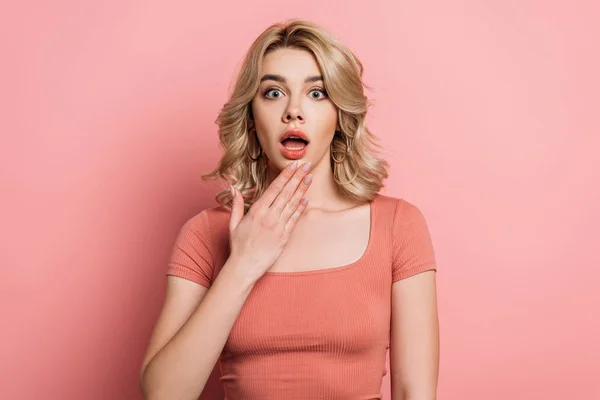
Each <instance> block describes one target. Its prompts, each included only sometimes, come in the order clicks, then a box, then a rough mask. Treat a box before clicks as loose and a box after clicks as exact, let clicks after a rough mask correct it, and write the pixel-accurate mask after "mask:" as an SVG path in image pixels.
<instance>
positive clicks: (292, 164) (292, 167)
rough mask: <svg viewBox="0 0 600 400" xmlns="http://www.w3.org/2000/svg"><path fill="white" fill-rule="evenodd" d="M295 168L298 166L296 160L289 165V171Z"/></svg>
mask: <svg viewBox="0 0 600 400" xmlns="http://www.w3.org/2000/svg"><path fill="white" fill-rule="evenodd" d="M297 166H298V160H296V161H294V162H293V163H291V164H290V171H294V170H296V167H297Z"/></svg>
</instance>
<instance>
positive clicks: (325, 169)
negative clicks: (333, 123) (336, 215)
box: [267, 157, 348, 210]
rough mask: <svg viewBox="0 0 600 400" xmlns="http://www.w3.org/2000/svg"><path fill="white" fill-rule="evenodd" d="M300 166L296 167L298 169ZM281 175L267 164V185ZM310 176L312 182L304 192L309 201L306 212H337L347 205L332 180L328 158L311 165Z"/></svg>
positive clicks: (278, 170)
mask: <svg viewBox="0 0 600 400" xmlns="http://www.w3.org/2000/svg"><path fill="white" fill-rule="evenodd" d="M301 165H302V164H300V165H299V166H298V167H300V166H301ZM280 173H281V170H280V169H279V168H276V167H274V166H272V165H271V163H269V165H268V167H267V185H270V184H271V182H273V180H274V179H275V178H277V176H278V175H279V174H280ZM309 173H310V174H312V176H313V179H312V182H311V184H310V186H309V188H308V190H307V191H306V195H305V197H306V198H307V199H308V200H309V202H308V205H307V210H310V209H313V208H315V209H323V210H337V209H339V208H340V207H342V208H343V206H344V205H346V204H347V203H348V200H347V199H345V198H344V196H343V195H342V194H340V193H339V191H338V184H337V183H336V182H335V179H334V178H333V170H332V167H331V164H330V162H329V157H323V158H322V159H321V160H320V161H318V162H317V163H316V164H313V165H312V166H311V169H310V172H309Z"/></svg>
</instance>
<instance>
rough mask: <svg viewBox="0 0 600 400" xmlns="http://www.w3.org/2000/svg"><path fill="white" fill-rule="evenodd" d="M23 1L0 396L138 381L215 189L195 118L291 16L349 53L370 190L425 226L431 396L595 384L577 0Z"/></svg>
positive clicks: (1, 173)
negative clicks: (356, 78) (433, 312)
mask: <svg viewBox="0 0 600 400" xmlns="http://www.w3.org/2000/svg"><path fill="white" fill-rule="evenodd" d="M27 3H31V2H27ZM36 3H37V4H26V3H21V5H19V6H15V5H11V6H10V7H12V8H10V9H6V7H7V6H3V8H4V10H3V11H2V12H0V15H2V19H3V21H2V23H0V33H2V35H0V37H1V38H2V39H0V40H1V41H2V43H1V45H2V46H1V47H2V48H3V49H4V50H3V51H2V63H1V64H2V66H1V67H0V68H2V73H1V74H0V76H1V77H0V79H1V80H2V82H1V83H2V92H3V93H2V94H3V96H2V100H1V101H2V104H0V105H1V107H0V121H2V122H1V124H2V125H1V136H0V152H1V153H0V185H1V187H0V189H1V197H0V198H1V202H2V207H0V226H1V228H0V229H1V231H0V266H1V272H0V273H1V275H0V296H1V297H0V316H1V324H2V327H1V329H0V338H1V339H0V355H1V356H0V382H1V383H0V398H2V399H7V400H8V399H38V398H44V399H57V400H59V399H61V400H64V399H86V400H93V399H113V400H115V399H140V398H141V396H140V394H139V389H138V382H137V377H138V370H139V364H140V362H141V358H142V354H143V351H144V349H145V346H146V341H147V339H148V335H149V333H150V330H151V328H152V326H153V323H154V320H155V318H156V317H157V313H158V311H159V307H160V304H161V301H162V296H163V290H164V286H163V285H164V279H165V277H164V270H165V262H166V258H167V256H168V254H169V251H170V247H171V244H172V242H173V240H174V238H175V234H176V233H177V231H178V229H179V227H180V226H181V225H182V223H183V222H184V221H185V220H187V219H188V218H189V217H191V216H192V215H194V214H195V213H197V212H199V211H200V210H202V209H204V208H206V207H209V206H211V205H213V200H212V196H213V194H214V193H215V190H216V187H215V186H214V185H205V184H202V183H201V182H200V179H199V175H200V173H201V172H204V171H207V170H208V169H209V168H210V167H212V166H213V165H214V164H215V162H216V161H217V156H218V147H217V135H216V131H215V125H214V122H213V121H214V120H215V118H216V115H217V112H218V110H219V108H220V107H221V105H222V104H223V103H224V102H225V101H226V97H227V92H228V88H229V85H230V84H231V82H232V79H233V73H234V71H235V68H236V66H237V65H238V62H239V61H240V60H241V57H242V55H243V53H244V52H245V50H246V49H247V47H248V46H249V45H250V42H251V40H252V39H253V38H254V37H255V36H256V35H258V34H259V32H261V31H262V30H263V29H264V28H266V27H267V26H268V25H269V24H270V23H272V22H275V21H281V20H284V19H286V18H292V17H303V18H309V19H313V20H314V21H316V22H318V23H321V24H323V25H324V26H325V27H327V28H328V29H330V30H331V31H332V32H333V33H334V34H336V35H337V36H338V37H339V38H340V39H342V40H343V41H345V42H346V43H347V44H348V45H349V46H350V47H351V48H352V49H353V50H354V51H355V52H356V53H357V55H358V56H359V57H360V58H361V59H362V60H363V62H364V64H365V68H366V75H365V80H366V82H367V83H368V84H369V85H371V86H372V87H373V88H374V90H373V91H372V92H370V93H369V96H370V97H371V98H373V99H374V101H375V108H374V109H373V110H372V114H371V115H370V117H369V118H370V119H369V121H370V126H371V128H372V129H373V131H374V132H375V133H376V134H377V135H379V136H380V138H381V143H382V144H383V146H384V148H385V152H386V156H387V158H388V159H389V160H390V162H391V164H392V170H391V179H390V180H389V181H388V182H387V187H386V188H385V190H384V191H383V193H384V194H390V195H394V196H399V197H405V198H407V199H409V200H410V201H412V202H414V203H415V204H417V205H418V206H419V207H420V208H421V209H422V211H423V212H424V213H425V215H426V217H427V219H428V221H429V225H430V228H431V232H432V236H433V239H434V242H435V246H436V252H437V256H438V260H439V273H438V282H439V302H440V323H441V333H442V337H441V340H442V352H441V366H440V380H439V399H451V400H454V399H468V400H471V399H473V400H475V399H477V400H480V399H485V400H500V399H502V400H504V399H523V400H525V399H527V400H530V399H544V400H558V399H561V400H563V399H593V398H600V385H599V384H598V374H599V373H600V340H598V338H599V337H600V323H599V314H600V313H599V311H598V304H600V290H598V280H599V278H600V268H599V267H600V252H599V251H598V242H599V238H600V206H599V202H600V165H599V164H600V162H599V158H600V157H599V156H598V152H599V149H600V117H599V105H600V102H599V93H600V79H599V78H598V71H600V62H599V57H598V43H597V40H598V37H600V30H599V29H598V25H597V20H598V11H599V9H598V6H597V5H594V4H593V3H594V2H593V1H587V2H584V1H580V2H570V3H567V2H558V1H550V2H548V1H533V0H529V1H506V0H496V1H490V0H488V1H482V0H468V1H467V0H463V1H460V0H459V1H453V2H447V1H431V0H429V1H420V2H416V1H411V2H409V1H391V0H390V1H368V2H364V3H363V2H358V1H351V2H345V3H344V4H347V5H345V6H343V7H342V6H339V5H334V4H330V3H329V2H321V1H316V0H305V1H302V2H297V1H293V2H292V1H287V2H286V1H284V2H281V1H270V0H269V1H267V0H255V1H251V2H236V5H235V6H233V5H232V4H230V2H211V4H210V5H208V4H206V3H203V2H174V1H164V0H163V1H153V2H137V4H134V3H133V2H120V1H100V2H89V1H88V2H81V1H72V0H71V1H54V2H42V1H38V2H36ZM332 3H333V2H332ZM339 4H342V3H339ZM386 378H389V376H388V377H386ZM383 390H384V393H385V394H386V399H389V398H390V397H389V379H385V380H384V389H383ZM595 396H598V397H595ZM206 398H210V396H206Z"/></svg>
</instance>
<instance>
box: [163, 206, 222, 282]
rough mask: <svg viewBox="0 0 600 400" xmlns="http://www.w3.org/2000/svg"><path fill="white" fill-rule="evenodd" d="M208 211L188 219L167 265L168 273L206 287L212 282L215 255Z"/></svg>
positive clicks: (178, 236)
mask: <svg viewBox="0 0 600 400" xmlns="http://www.w3.org/2000/svg"><path fill="white" fill-rule="evenodd" d="M211 247H212V243H211V232H210V226H209V224H208V215H207V213H206V211H202V212H201V213H199V214H197V215H195V216H194V217H192V218H191V219H190V220H188V221H187V222H186V223H185V224H184V225H183V227H182V228H181V230H180V231H179V234H178V235H177V238H176V239H175V243H174V244H173V248H172V250H171V255H170V258H169V262H168V266H167V275H173V276H178V277H180V278H185V279H188V280H190V281H193V282H196V283H198V284H200V285H202V286H204V287H207V288H208V287H210V285H211V284H212V271H213V266H214V257H213V253H212V250H211Z"/></svg>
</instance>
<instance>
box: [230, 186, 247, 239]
mask: <svg viewBox="0 0 600 400" xmlns="http://www.w3.org/2000/svg"><path fill="white" fill-rule="evenodd" d="M230 190H231V193H232V196H233V203H232V205H231V216H230V218H229V232H233V230H234V229H235V228H236V227H237V226H238V224H239V223H240V221H241V220H242V218H243V217H244V202H243V200H242V198H241V195H240V194H239V193H238V190H237V189H236V188H234V187H233V186H230Z"/></svg>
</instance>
